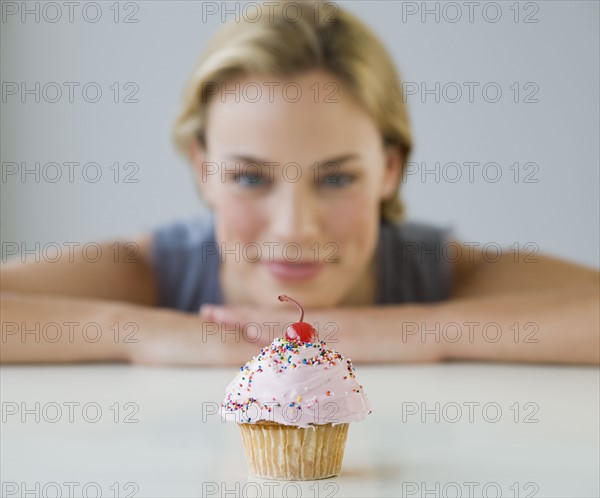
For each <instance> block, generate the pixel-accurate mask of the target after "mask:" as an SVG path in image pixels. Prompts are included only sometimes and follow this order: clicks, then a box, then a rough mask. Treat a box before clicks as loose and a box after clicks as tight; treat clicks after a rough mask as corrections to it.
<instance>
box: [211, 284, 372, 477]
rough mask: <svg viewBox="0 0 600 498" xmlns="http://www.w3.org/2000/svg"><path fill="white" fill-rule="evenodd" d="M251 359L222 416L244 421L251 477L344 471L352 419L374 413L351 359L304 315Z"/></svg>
mask: <svg viewBox="0 0 600 498" xmlns="http://www.w3.org/2000/svg"><path fill="white" fill-rule="evenodd" d="M279 300H280V301H293V302H294V303H296V304H297V305H298V307H299V308H300V310H301V312H302V314H301V316H300V322H298V323H294V324H292V325H291V326H290V327H288V329H287V331H286V334H285V337H282V338H280V337H278V338H275V339H274V340H273V342H272V343H271V344H270V345H268V346H266V347H264V348H263V349H261V351H260V353H259V354H258V356H255V357H254V358H252V359H251V360H250V361H248V362H247V363H246V364H245V365H244V366H243V367H241V368H240V371H239V372H238V374H237V375H236V377H235V378H234V379H233V381H232V382H231V383H230V384H229V385H228V386H227V388H226V397H225V400H224V401H223V403H222V404H221V416H222V418H223V419H225V420H228V421H235V422H237V423H238V425H239V427H240V429H241V432H242V441H243V444H244V450H245V452H246V459H247V461H248V468H249V471H250V473H251V474H252V475H254V476H256V477H260V478H264V479H281V480H307V479H322V478H325V477H332V476H335V475H337V474H339V472H340V469H341V466H342V458H343V456H344V447H345V444H346V437H347V434H348V426H349V424H350V422H358V421H360V420H363V419H364V418H365V416H366V415H367V414H369V413H371V408H370V404H369V401H368V399H367V397H366V395H365V393H364V391H363V388H362V386H361V385H359V384H358V382H357V381H356V377H355V373H354V367H353V366H352V361H351V360H350V359H349V358H344V357H343V356H342V355H341V354H340V353H338V352H336V351H334V350H333V349H329V348H328V347H327V345H326V344H325V342H324V341H319V340H318V338H317V333H316V331H315V329H314V328H313V327H312V326H311V325H310V324H308V323H305V322H303V321H302V319H303V318H304V311H303V310H302V307H301V306H300V305H299V304H298V303H297V302H296V301H294V300H293V299H291V298H289V297H287V296H279Z"/></svg>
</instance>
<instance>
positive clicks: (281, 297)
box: [277, 294, 304, 321]
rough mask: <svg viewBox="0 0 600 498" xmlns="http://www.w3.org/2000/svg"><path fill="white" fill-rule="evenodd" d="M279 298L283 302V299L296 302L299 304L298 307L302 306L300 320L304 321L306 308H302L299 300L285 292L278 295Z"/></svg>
mask: <svg viewBox="0 0 600 498" xmlns="http://www.w3.org/2000/svg"><path fill="white" fill-rule="evenodd" d="M277 299H279V300H280V301H281V302H283V301H292V302H293V303H296V306H298V308H300V313H301V314H300V320H299V321H302V319H303V318H304V309H303V308H302V306H300V303H299V302H298V301H296V300H295V299H292V298H291V297H289V296H286V295H285V294H282V295H281V296H277Z"/></svg>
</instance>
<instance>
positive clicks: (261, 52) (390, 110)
mask: <svg viewBox="0 0 600 498" xmlns="http://www.w3.org/2000/svg"><path fill="white" fill-rule="evenodd" d="M273 4H275V2H270V8H269V9H268V15H267V9H265V8H263V10H262V15H261V16H260V18H259V19H258V20H257V19H242V20H241V22H230V23H227V24H225V26H224V27H223V28H221V30H220V31H218V32H217V34H216V35H215V36H214V37H213V38H212V39H211V41H210V42H209V44H208V46H207V47H206V49H205V50H204V52H203V53H202V55H201V57H200V59H199V61H198V63H197V65H196V68H195V69H194V71H193V73H192V76H191V78H190V79H189V81H188V83H187V86H186V89H185V91H184V97H183V105H182V108H181V110H180V112H179V114H178V116H177V119H176V121H175V125H174V129H173V139H174V141H175V144H176V146H177V148H178V149H179V151H180V152H181V153H182V154H184V155H186V156H187V155H188V154H189V146H190V143H191V141H192V140H197V141H198V142H199V143H200V144H201V145H202V146H203V147H204V146H205V131H206V108H207V105H208V102H209V100H210V95H209V94H208V93H207V92H208V91H209V89H210V88H211V85H212V87H213V88H214V85H215V84H216V85H219V86H220V85H221V84H223V83H227V82H231V81H232V80H235V79H236V78H240V77H242V76H248V75H271V76H273V75H274V76H281V77H290V76H294V75H298V74H299V73H302V72H305V71H308V70H311V69H317V68H322V69H325V70H327V71H329V72H330V73H332V74H333V75H335V76H336V77H337V78H339V80H340V81H342V82H344V83H345V84H346V85H347V87H348V88H349V89H350V90H351V92H352V94H353V95H354V97H355V98H356V99H357V101H358V102H360V103H361V104H362V106H363V107H364V108H365V109H366V110H367V111H368V112H369V113H370V115H371V116H372V118H373V119H374V121H375V122H376V124H377V125H378V127H379V129H380V131H381V134H382V137H383V140H384V144H386V145H391V146H398V147H400V151H401V153H402V160H403V167H402V176H403V175H404V170H405V166H406V162H407V161H408V160H409V156H410V152H411V149H412V138H411V131H410V125H409V119H408V113H407V110H406V106H405V104H404V98H403V93H402V89H401V84H400V79H399V75H398V74H397V72H396V68H395V66H394V63H393V61H392V59H391V58H390V56H389V54H388V53H387V51H386V49H385V47H384V46H383V44H382V43H381V42H380V41H379V39H378V38H377V37H376V36H375V35H374V34H373V32H372V31H371V30H370V29H369V28H367V26H365V25H364V24H363V23H362V22H361V21H360V20H359V19H358V18H356V17H355V16H353V15H352V14H350V13H348V12H346V11H344V10H342V9H341V8H340V7H339V6H338V5H337V4H335V3H333V2H329V1H321V2H315V1H314V0H309V1H302V0H300V1H298V0H285V1H279V2H276V4H275V5H273ZM290 4H294V7H295V8H293V9H290V8H289V7H290ZM292 15H293V18H292ZM403 214H404V208H403V205H402V202H401V200H400V197H399V195H398V193H396V195H395V196H394V197H392V198H390V199H386V200H385V201H383V202H382V205H381V217H382V218H383V219H384V220H387V221H397V220H399V219H401V218H402V216H403Z"/></svg>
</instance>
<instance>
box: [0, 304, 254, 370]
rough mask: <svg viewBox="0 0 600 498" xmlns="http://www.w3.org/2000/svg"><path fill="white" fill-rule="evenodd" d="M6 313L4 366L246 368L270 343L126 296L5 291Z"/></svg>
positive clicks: (0, 350)
mask: <svg viewBox="0 0 600 498" xmlns="http://www.w3.org/2000/svg"><path fill="white" fill-rule="evenodd" d="M1 311H2V344H1V347H0V361H1V362H2V363H55V362H82V361H127V362H132V363H138V364H154V365H160V364H164V365H214V366H223V365H233V366H239V365H242V364H244V363H245V362H246V361H247V360H248V358H250V357H252V355H255V354H256V353H257V351H258V350H259V349H260V347H262V345H263V342H264V341H260V340H259V341H257V342H251V341H248V340H246V339H245V336H244V334H240V333H238V332H239V329H238V330H236V329H235V328H234V327H230V326H222V325H221V324H219V323H213V322H207V321H203V320H202V319H201V318H200V317H199V316H198V315H195V314H191V313H181V312H178V311H173V310H168V309H164V308H151V307H146V306H141V305H137V304H130V303H125V302H118V301H108V300H99V299H89V298H77V297H71V296H47V295H39V294H19V293H10V292H7V293H4V292H3V293H2V310H1Z"/></svg>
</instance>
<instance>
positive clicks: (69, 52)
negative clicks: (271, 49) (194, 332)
mask: <svg viewBox="0 0 600 498" xmlns="http://www.w3.org/2000/svg"><path fill="white" fill-rule="evenodd" d="M236 3H237V5H238V10H239V11H241V12H243V10H242V9H243V8H244V3H246V2H227V4H225V3H224V2H213V3H210V7H209V8H210V9H214V8H216V10H217V15H209V16H207V18H206V22H204V20H203V9H204V13H206V12H207V9H208V7H207V5H208V3H206V2H205V3H204V5H203V4H202V3H201V2H191V1H186V2H183V1H182V2H179V1H171V2H166V1H142V2H139V1H138V2H129V3H127V2H125V3H121V4H120V5H116V4H115V3H114V2H99V3H97V4H94V3H93V2H80V5H79V6H78V7H76V8H75V10H74V11H73V18H72V20H73V22H70V19H69V10H68V7H67V6H65V5H64V3H63V2H56V3H55V4H54V5H50V6H47V5H46V4H43V3H39V2H26V6H27V8H28V9H29V10H31V11H32V12H33V13H32V14H26V15H25V18H24V19H23V18H22V12H21V9H22V5H23V4H22V2H6V1H2V11H3V19H2V24H1V28H2V36H1V42H2V49H1V50H2V63H1V70H2V78H1V79H2V84H3V88H2V91H3V95H2V99H3V101H2V130H1V139H2V143H1V146H2V147H1V160H2V175H3V177H2V183H1V187H2V201H1V202H2V213H1V222H2V233H1V236H2V242H3V245H2V249H3V252H4V253H6V250H5V249H6V247H8V246H7V245H6V244H7V243H8V244H11V243H12V244H13V246H11V247H14V243H16V244H17V245H19V246H20V247H25V248H33V247H35V243H36V242H38V243H39V244H40V245H41V246H44V245H45V244H48V243H50V242H56V243H58V244H61V243H64V242H65V241H70V242H73V241H80V242H83V241H102V240H105V239H113V238H121V239H128V238H129V237H132V236H133V235H135V234H138V233H140V232H144V231H147V230H150V229H152V228H153V227H155V226H157V225H159V224H162V223H165V222H168V221H171V220H174V219H177V218H180V217H187V216H190V215H193V214H194V213H197V212H199V211H200V210H202V209H203V206H202V204H201V202H200V201H199V199H198V197H197V195H196V190H195V188H194V186H193V182H192V176H191V174H190V170H189V167H188V165H187V163H186V162H185V160H184V159H183V158H182V157H180V156H178V155H177V153H176V151H175V149H174V147H173V145H172V144H171V142H170V127H171V124H172V121H173V118H174V116H175V113H176V110H177V106H178V103H179V101H180V96H181V92H182V89H183V86H184V83H185V81H186V80H187V78H188V76H189V75H190V73H191V71H192V68H193V66H194V64H195V62H196V59H197V57H198V55H199V54H200V52H201V50H202V48H203V46H204V45H205V43H206V41H207V40H208V38H209V37H210V36H211V34H212V33H214V32H215V31H216V30H217V29H218V28H219V26H220V25H221V18H220V14H222V13H223V11H224V8H223V7H224V6H225V5H227V6H228V8H229V9H235V8H236ZM92 4H93V5H92ZM339 4H340V5H341V6H343V7H345V8H347V9H349V10H350V11H352V12H354V13H356V14H357V15H358V16H359V17H360V18H361V19H363V20H364V21H365V22H366V23H367V24H368V25H369V26H370V27H371V28H373V29H374V30H375V31H376V33H378V34H379V36H380V37H381V38H382V40H383V41H384V43H385V44H386V46H387V47H388V49H389V51H390V52H391V54H392V55H393V57H394V59H395V61H396V62H397V65H398V68H399V71H400V74H401V76H402V78H403V80H404V81H405V82H406V84H407V88H408V89H410V90H411V93H412V92H413V91H414V90H415V89H420V88H421V84H423V85H425V86H426V87H427V88H429V89H435V85H436V82H437V83H439V88H440V92H439V102H436V101H435V98H436V95H435V94H423V93H421V92H420V90H419V91H418V92H417V93H415V94H414V95H409V96H407V102H408V106H409V112H410V116H411V121H412V126H413V133H414V138H415V150H414V154H413V157H412V161H414V162H415V163H416V165H413V166H412V168H413V169H412V170H411V171H415V169H416V168H418V169H419V171H418V172H416V173H415V174H411V175H409V177H408V178H407V181H406V182H405V183H404V184H403V185H402V190H403V193H404V198H405V200H406V204H407V206H408V215H409V218H411V219H414V220H421V221H427V222H431V223H434V224H437V225H445V226H452V227H454V229H455V233H456V236H457V237H459V238H461V239H462V240H465V241H470V242H479V243H481V244H485V243H490V242H492V243H497V244H500V245H502V246H511V245H514V244H515V243H516V244H519V246H520V247H521V248H523V247H525V244H528V243H533V244H536V245H537V247H539V249H540V251H542V252H544V253H547V254H551V255H555V256H559V257H564V258H567V259H570V260H572V261H576V262H580V263H583V264H587V265H591V266H594V267H600V262H599V228H598V227H599V225H600V220H599V211H600V209H599V195H598V194H599V183H600V179H599V163H600V161H599V148H598V136H599V114H600V112H599V97H598V94H599V60H600V57H599V55H600V54H599V53H598V52H599V5H598V2H596V1H568V2H567V1H541V2H540V1H538V2H519V3H516V2H480V4H479V5H478V6H475V7H474V10H473V11H472V13H471V14H472V18H471V19H469V15H470V12H469V6H468V3H466V2H452V3H451V4H452V5H449V4H447V3H440V2H426V3H425V4H423V2H400V1H368V2H367V1H353V2H339ZM57 6H58V7H57ZM423 6H425V7H426V8H427V9H429V10H432V11H433V12H434V13H432V14H427V15H426V16H425V18H422V12H423ZM15 8H18V12H16V13H15V14H12V12H13V11H14V10H15ZM436 9H437V11H438V12H439V17H438V18H437V19H436V14H435V10H436ZM415 10H416V11H417V12H416V13H414V14H411V13H413V12H414V11H415ZM36 11H37V13H39V18H38V19H36V16H37V15H38V14H37V13H36ZM247 12H248V11H247ZM116 13H118V15H119V17H118V21H119V22H115V15H116ZM98 14H100V15H101V17H100V18H99V19H98V20H97V21H96V22H91V21H93V20H94V18H95V17H97V16H98ZM458 14H461V18H460V19H458V20H457V21H456V22H452V21H454V20H455V19H456V18H457V16H458ZM499 14H500V15H501V17H500V18H499V19H498V20H497V21H496V22H493V21H494V20H495V19H496V18H497V16H498V15H499ZM59 15H60V17H58V16H59ZM127 15H129V16H130V17H129V19H128V20H130V21H131V20H137V21H138V22H136V23H131V22H127V23H126V22H123V21H124V20H125V17H126V16H127ZM517 16H518V19H517ZM233 18H234V16H233V14H231V15H228V17H227V19H229V20H232V19H233ZM23 20H24V22H23ZM36 21H39V22H36ZM51 21H55V22H51ZM471 21H472V22H471ZM525 21H537V22H525ZM36 82H37V83H39V85H40V91H39V99H40V102H35V99H36V95H35V85H36ZM115 82H116V83H117V86H114V83H115ZM22 83H24V84H25V85H26V88H29V89H34V93H32V94H23V93H22V92H21V86H20V85H21V84H22ZM89 83H92V84H91V85H88V87H87V91H88V93H87V94H86V95H87V97H89V98H90V99H93V98H94V95H95V91H94V88H96V87H100V88H101V90H102V96H101V98H100V100H99V101H98V102H96V103H91V102H86V100H84V98H83V96H82V88H83V86H84V85H86V84H89ZM128 83H133V84H134V85H131V84H130V85H129V86H126V85H127V84H128ZM465 83H468V84H469V85H471V86H472V87H473V88H475V91H474V93H473V102H470V101H469V95H468V86H467V85H465ZM515 83H516V86H515ZM76 84H78V86H75V85H76ZM15 85H16V86H15ZM68 85H71V87H72V88H74V94H73V102H69V95H68ZM485 85H488V86H487V87H486V88H487V93H486V94H485V98H484V94H483V91H482V89H483V87H484V86H485ZM44 86H45V90H44V89H43V88H44ZM57 86H58V87H61V88H62V97H61V98H60V99H58V101H57V102H54V103H53V102H50V100H53V99H57V94H56V91H55V89H56V87H57ZM111 87H112V89H111ZM117 87H118V89H119V94H118V96H116V94H115V90H116V88H117ZM457 87H459V88H461V89H462V90H463V95H462V97H461V98H460V99H458V101H457V102H451V101H452V100H454V99H456V96H457V94H456V88H457ZM15 88H16V89H18V90H15ZM136 88H137V92H136V93H135V95H133V96H132V97H130V98H134V99H137V100H138V102H137V103H135V102H130V103H125V102H123V100H124V99H125V97H126V96H127V95H130V94H131V92H132V90H135V89H136ZM497 88H500V89H501V90H502V95H501V97H500V99H499V100H498V102H495V103H492V102H488V101H486V98H487V99H488V100H491V99H494V98H495V97H496V92H495V90H496V89H497ZM517 88H518V89H519V92H518V95H517V93H516V89H517ZM15 91H16V93H14V92H15ZM44 91H45V92H46V93H44ZM22 98H25V102H22ZM115 98H117V100H118V102H114V100H115ZM423 99H425V102H423V101H422V100H423ZM515 100H517V102H515ZM526 100H529V102H525V101H526ZM531 100H533V101H531ZM535 100H537V102H535ZM36 162H39V163H40V168H39V169H38V171H39V178H36V176H35V174H34V173H29V174H27V175H26V176H25V177H24V178H23V176H22V173H23V171H24V168H28V169H31V170H32V171H33V170H35V168H36V166H35V163H36ZM52 162H56V163H58V165H59V168H58V169H57V168H56V167H55V166H52V165H50V166H49V165H48V164H49V163H52ZM69 162H78V163H80V164H81V165H83V164H86V163H90V162H95V163H97V164H98V166H99V171H100V172H101V175H102V176H101V177H100V179H99V180H98V181H96V182H93V181H92V180H93V174H95V173H96V172H97V170H96V169H94V168H93V167H88V168H87V169H86V170H85V172H86V175H87V176H86V175H84V173H83V169H82V167H81V166H79V167H77V166H73V171H74V176H73V177H72V181H70V180H71V179H70V178H69V166H68V165H66V164H65V163H69ZM128 162H135V163H136V164H137V166H138V168H139V169H138V170H137V172H136V171H135V170H134V169H133V166H131V165H129V166H126V165H125V163H128ZM470 162H474V163H480V165H485V164H487V163H496V164H497V166H494V165H492V166H488V167H487V168H486V169H485V171H484V168H483V166H474V167H473V168H474V169H473V172H474V175H473V176H472V177H471V178H470V177H469V167H468V166H467V165H466V164H465V163H470ZM115 163H118V165H117V166H113V165H114V164H115ZM436 163H439V167H436ZM449 163H457V165H458V167H457V166H456V165H452V164H449ZM515 163H517V164H516V165H515ZM528 163H535V165H532V164H528ZM15 164H16V166H15ZM15 168H16V169H15ZM90 168H92V169H90ZM424 168H427V169H428V170H431V171H437V173H438V175H439V178H437V179H436V177H435V176H436V175H435V173H430V174H428V175H426V176H425V177H423V176H422V175H421V174H422V172H423V169H424ZM58 171H60V172H61V174H62V177H61V178H60V179H58V180H57V181H55V180H56V174H57V173H58ZM117 171H118V172H119V173H120V174H119V176H118V178H116V177H115V173H116V172H117ZM498 171H500V173H501V175H502V176H501V177H500V178H499V179H498V180H497V181H493V180H494V177H495V175H497V174H498ZM517 171H518V172H519V177H518V178H516V176H515V175H516V172H517ZM13 173H14V174H13ZM127 173H131V174H132V176H130V177H129V179H130V180H132V179H133V180H137V183H128V182H126V181H125V175H126V174H127ZM458 173H461V174H462V176H461V177H460V178H457V174H458ZM526 180H528V181H526ZM532 180H534V182H531V181H532ZM23 244H24V245H23ZM529 247H532V246H529ZM4 256H5V254H4V255H3V257H4Z"/></svg>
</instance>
